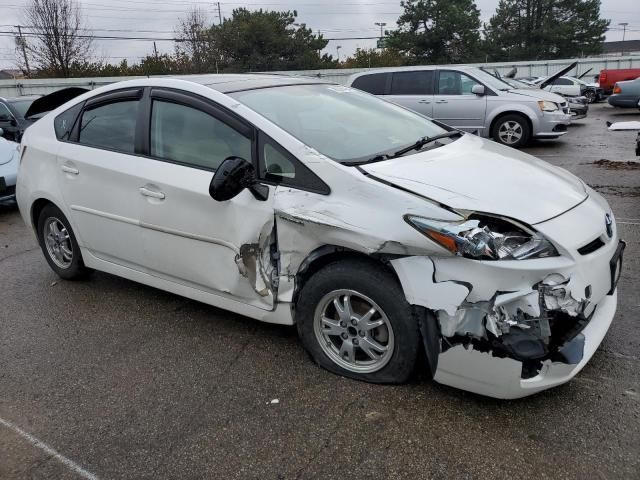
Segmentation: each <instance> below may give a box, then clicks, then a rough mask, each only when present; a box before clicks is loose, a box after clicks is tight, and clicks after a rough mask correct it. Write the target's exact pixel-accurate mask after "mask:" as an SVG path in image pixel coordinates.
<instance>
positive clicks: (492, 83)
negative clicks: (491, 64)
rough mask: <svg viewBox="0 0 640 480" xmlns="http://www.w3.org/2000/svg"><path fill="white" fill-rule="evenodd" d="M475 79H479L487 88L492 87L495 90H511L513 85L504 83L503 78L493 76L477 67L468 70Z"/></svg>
mask: <svg viewBox="0 0 640 480" xmlns="http://www.w3.org/2000/svg"><path fill="white" fill-rule="evenodd" d="M469 73H470V74H472V75H473V76H474V77H476V79H478V80H480V81H481V82H482V83H484V84H485V85H487V86H488V87H489V88H493V89H495V90H511V89H513V87H512V86H511V85H509V84H508V83H506V82H505V81H503V80H500V79H499V78H498V77H494V76H493V75H490V74H488V73H487V72H485V71H484V70H481V69H479V68H477V69H474V70H473V71H469Z"/></svg>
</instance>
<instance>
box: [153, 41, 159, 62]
mask: <svg viewBox="0 0 640 480" xmlns="http://www.w3.org/2000/svg"><path fill="white" fill-rule="evenodd" d="M153 55H154V56H155V57H156V61H158V47H156V42H153Z"/></svg>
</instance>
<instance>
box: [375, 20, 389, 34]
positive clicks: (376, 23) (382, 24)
mask: <svg viewBox="0 0 640 480" xmlns="http://www.w3.org/2000/svg"><path fill="white" fill-rule="evenodd" d="M374 25H378V26H379V27H380V38H383V37H384V32H383V31H382V29H383V27H384V26H385V25H386V22H375V24H374Z"/></svg>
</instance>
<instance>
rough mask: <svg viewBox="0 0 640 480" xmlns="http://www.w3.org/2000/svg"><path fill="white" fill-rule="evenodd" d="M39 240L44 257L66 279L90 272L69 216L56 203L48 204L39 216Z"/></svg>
mask: <svg viewBox="0 0 640 480" xmlns="http://www.w3.org/2000/svg"><path fill="white" fill-rule="evenodd" d="M38 240H39V243H40V247H41V248H42V253H44V258H45V259H46V260H47V263H48V264H49V266H50V267H51V268H52V269H53V271H54V272H56V273H57V274H58V276H59V277H61V278H63V279H65V280H76V279H79V278H84V277H86V275H87V274H88V273H89V272H90V270H89V269H88V268H86V267H85V266H84V262H83V261H82V255H81V253H80V247H79V246H78V242H77V241H76V237H75V235H74V234H73V230H72V229H71V226H70V224H69V221H68V220H67V217H65V216H64V214H63V213H62V212H61V211H60V209H59V208H58V207H56V206H54V205H47V206H46V207H44V208H43V209H42V211H41V212H40V216H39V217H38Z"/></svg>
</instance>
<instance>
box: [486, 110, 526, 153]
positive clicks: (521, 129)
mask: <svg viewBox="0 0 640 480" xmlns="http://www.w3.org/2000/svg"><path fill="white" fill-rule="evenodd" d="M491 136H492V137H493V139H494V140H495V141H496V142H498V143H501V144H502V145H506V146H507V147H513V148H520V147H524V146H525V145H526V144H527V143H529V139H530V138H531V127H530V126H529V122H528V121H527V120H526V118H525V117H524V116H522V115H519V114H517V113H510V114H508V115H504V116H502V117H499V118H498V119H497V120H496V121H495V123H494V125H493V129H492V132H491Z"/></svg>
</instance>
